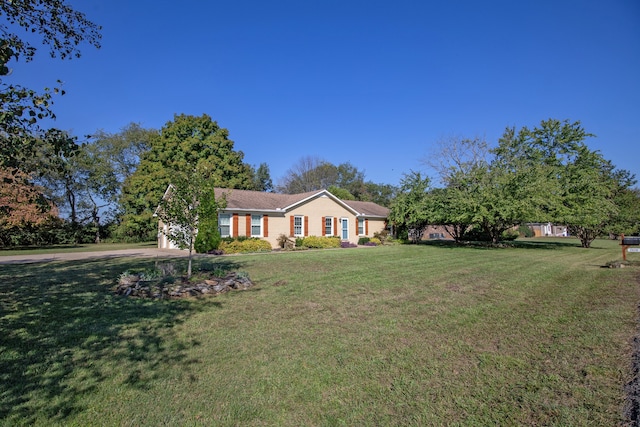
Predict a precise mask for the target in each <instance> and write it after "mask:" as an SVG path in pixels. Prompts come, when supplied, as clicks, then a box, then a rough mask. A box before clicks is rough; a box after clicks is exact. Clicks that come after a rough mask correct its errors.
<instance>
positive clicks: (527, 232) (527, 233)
mask: <svg viewBox="0 0 640 427" xmlns="http://www.w3.org/2000/svg"><path fill="white" fill-rule="evenodd" d="M518 233H520V236H521V237H533V236H535V233H534V232H533V230H532V229H531V227H529V226H527V225H521V226H520V227H518Z"/></svg>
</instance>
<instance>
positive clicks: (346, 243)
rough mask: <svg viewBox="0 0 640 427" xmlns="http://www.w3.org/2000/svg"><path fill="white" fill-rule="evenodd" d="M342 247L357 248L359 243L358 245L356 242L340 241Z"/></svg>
mask: <svg viewBox="0 0 640 427" xmlns="http://www.w3.org/2000/svg"><path fill="white" fill-rule="evenodd" d="M340 247H341V248H357V247H358V245H356V244H355V243H351V242H348V241H344V242H340Z"/></svg>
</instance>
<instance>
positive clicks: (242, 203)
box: [158, 188, 389, 249]
mask: <svg viewBox="0 0 640 427" xmlns="http://www.w3.org/2000/svg"><path fill="white" fill-rule="evenodd" d="M165 196H166V193H165ZM215 196H216V199H218V198H222V197H224V199H225V200H226V206H225V207H224V208H222V209H220V210H219V212H218V228H219V230H220V235H221V236H222V237H238V236H247V237H258V238H261V239H264V240H266V241H268V242H269V243H270V244H271V246H272V247H274V248H276V247H278V242H277V239H278V236H280V235H281V234H284V235H285V236H288V237H291V238H297V237H305V236H338V237H340V239H341V240H343V241H349V242H351V243H358V240H359V239H360V237H373V235H374V233H377V232H380V231H383V230H384V229H385V228H386V226H387V216H388V215H389V209H388V208H385V207H383V206H380V205H378V204H376V203H373V202H361V201H355V200H341V199H339V198H337V197H336V196H334V195H333V194H331V193H330V192H329V191H327V190H319V191H311V192H308V193H301V194H280V193H265V192H262V191H250V190H235V189H227V188H216V189H215ZM168 227H170V225H169V224H163V223H162V221H160V223H159V230H158V231H159V233H158V247H159V248H161V249H162V248H174V246H173V244H172V243H171V242H170V241H169V240H168V239H167V237H166V235H165V233H164V232H163V231H165V232H166V231H167V230H168Z"/></svg>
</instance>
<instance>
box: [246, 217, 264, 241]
mask: <svg viewBox="0 0 640 427" xmlns="http://www.w3.org/2000/svg"><path fill="white" fill-rule="evenodd" d="M254 217H258V218H259V224H254V223H253V218H254ZM263 221H264V215H260V214H251V230H249V235H250V236H251V237H262V235H263V230H264V223H263ZM253 227H260V232H259V233H258V234H253Z"/></svg>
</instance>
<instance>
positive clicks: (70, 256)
mask: <svg viewBox="0 0 640 427" xmlns="http://www.w3.org/2000/svg"><path fill="white" fill-rule="evenodd" d="M187 255H188V252H186V251H181V250H177V249H156V248H141V249H121V250H114V251H99V252H63V253H57V254H38V255H35V254H34V255H29V254H25V255H9V256H0V264H30V263H35V262H51V261H75V260H83V259H107V258H124V257H126V258H132V257H135V258H156V257H157V258H173V257H186V256H187Z"/></svg>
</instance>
